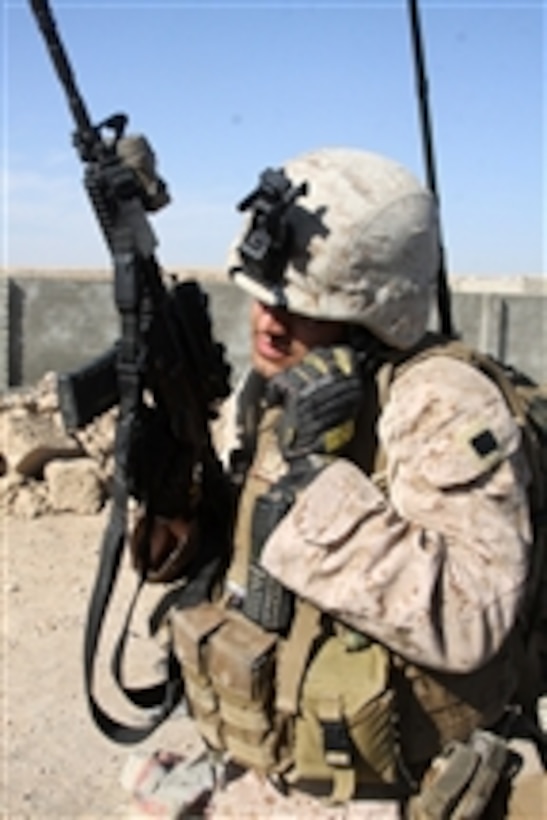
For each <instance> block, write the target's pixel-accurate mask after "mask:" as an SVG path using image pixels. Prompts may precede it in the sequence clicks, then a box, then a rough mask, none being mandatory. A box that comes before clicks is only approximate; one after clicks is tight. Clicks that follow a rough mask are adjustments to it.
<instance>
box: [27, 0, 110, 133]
mask: <svg viewBox="0 0 547 820" xmlns="http://www.w3.org/2000/svg"><path fill="white" fill-rule="evenodd" d="M29 3H30V6H31V8H32V12H33V14H34V16H35V18H36V22H37V23H38V27H39V28H40V31H41V32H42V35H43V37H44V41H45V43H46V47H47V50H48V52H49V54H50V56H51V59H52V62H53V64H54V66H55V70H56V72H57V75H58V77H59V80H60V81H61V84H62V86H63V88H64V89H65V92H66V96H67V99H68V104H69V106H70V110H71V112H72V115H73V117H74V121H75V123H76V130H77V133H78V135H79V142H80V145H82V144H87V145H90V144H92V143H93V142H94V141H95V137H96V134H95V129H94V127H93V125H92V123H91V119H90V117H89V114H88V111H87V108H86V106H85V103H84V101H83V99H82V96H81V94H80V92H79V91H78V87H77V85H76V80H75V77H74V72H73V71H72V68H71V66H70V62H69V60H68V56H67V53H66V51H65V48H64V46H63V44H62V42H61V39H60V37H59V34H58V32H57V26H56V24H55V20H54V19H53V15H52V13H51V9H50V6H49V3H48V0H29Z"/></svg>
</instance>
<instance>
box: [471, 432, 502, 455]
mask: <svg viewBox="0 0 547 820" xmlns="http://www.w3.org/2000/svg"><path fill="white" fill-rule="evenodd" d="M471 446H472V447H473V449H474V450H475V452H476V453H477V455H479V456H481V458H486V456H489V455H490V453H493V452H494V450H497V449H498V442H497V441H496V437H495V436H494V434H493V433H492V432H491V431H490V430H483V431H482V433H479V434H478V435H477V436H474V438H472V439H471Z"/></svg>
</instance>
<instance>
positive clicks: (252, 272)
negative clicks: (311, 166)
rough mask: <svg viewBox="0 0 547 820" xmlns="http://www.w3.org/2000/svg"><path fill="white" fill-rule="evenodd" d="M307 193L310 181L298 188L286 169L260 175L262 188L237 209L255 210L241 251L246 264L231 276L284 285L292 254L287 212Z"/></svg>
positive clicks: (265, 283)
mask: <svg viewBox="0 0 547 820" xmlns="http://www.w3.org/2000/svg"><path fill="white" fill-rule="evenodd" d="M307 192H308V183H307V182H303V183H302V184H301V185H298V186H294V185H293V184H292V182H291V180H290V179H289V178H288V177H287V176H286V174H285V172H284V170H283V169H279V170H274V169H272V168H267V169H266V170H265V171H264V172H263V173H262V174H261V175H260V178H259V184H258V187H257V188H255V189H254V191H251V193H250V194H249V195H248V196H246V197H245V199H243V200H242V201H241V202H240V203H239V205H238V206H237V209H238V211H248V210H249V209H251V210H252V220H251V224H250V227H249V230H248V231H247V233H246V235H245V237H244V239H243V241H242V242H241V244H240V246H239V248H238V251H239V255H240V258H241V262H242V265H241V267H239V268H235V269H232V271H231V273H236V272H237V271H243V272H244V273H245V274H247V276H250V277H251V278H252V279H254V280H256V281H257V282H259V283H260V284H263V285H266V286H270V287H271V286H272V285H273V286H275V285H277V284H279V283H280V281H281V278H282V276H283V271H284V269H285V266H286V264H287V262H288V259H289V254H290V242H291V236H290V226H289V224H288V220H287V212H288V211H289V209H290V207H291V206H292V205H293V203H294V202H295V201H296V199H297V198H298V197H300V196H304V195H305V194H306V193H307Z"/></svg>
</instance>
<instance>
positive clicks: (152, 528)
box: [129, 513, 198, 583]
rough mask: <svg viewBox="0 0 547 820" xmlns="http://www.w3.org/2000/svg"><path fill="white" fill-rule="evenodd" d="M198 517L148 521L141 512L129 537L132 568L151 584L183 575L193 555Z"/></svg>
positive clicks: (164, 581)
mask: <svg viewBox="0 0 547 820" xmlns="http://www.w3.org/2000/svg"><path fill="white" fill-rule="evenodd" d="M197 527H198V524H197V520H196V519H193V520H192V521H186V520H185V519H183V518H161V517H159V516H158V517H156V518H154V519H153V520H152V521H148V520H147V518H146V515H145V514H144V513H143V514H141V515H140V516H139V518H138V519H137V522H136V524H135V527H134V528H133V531H132V533H131V536H130V539H129V550H130V553H131V562H132V565H133V568H134V569H135V570H136V571H137V572H138V573H139V574H144V575H145V577H146V580H147V581H149V582H152V583H168V582H170V581H175V580H178V579H179V578H181V577H183V575H184V569H185V567H186V566H188V564H189V562H190V560H191V559H192V558H193V557H194V555H195V550H196V545H197Z"/></svg>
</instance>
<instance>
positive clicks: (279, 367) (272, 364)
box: [253, 350, 290, 379]
mask: <svg viewBox="0 0 547 820" xmlns="http://www.w3.org/2000/svg"><path fill="white" fill-rule="evenodd" d="M289 364H290V360H289V358H288V357H287V356H282V357H279V358H270V357H266V356H263V355H261V354H260V353H258V352H257V351H256V350H255V351H254V352H253V368H254V369H255V370H256V372H257V373H259V374H260V375H261V376H262V377H263V378H265V379H271V378H273V377H274V376H277V375H278V373H282V372H283V370H286V369H287V367H289Z"/></svg>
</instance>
